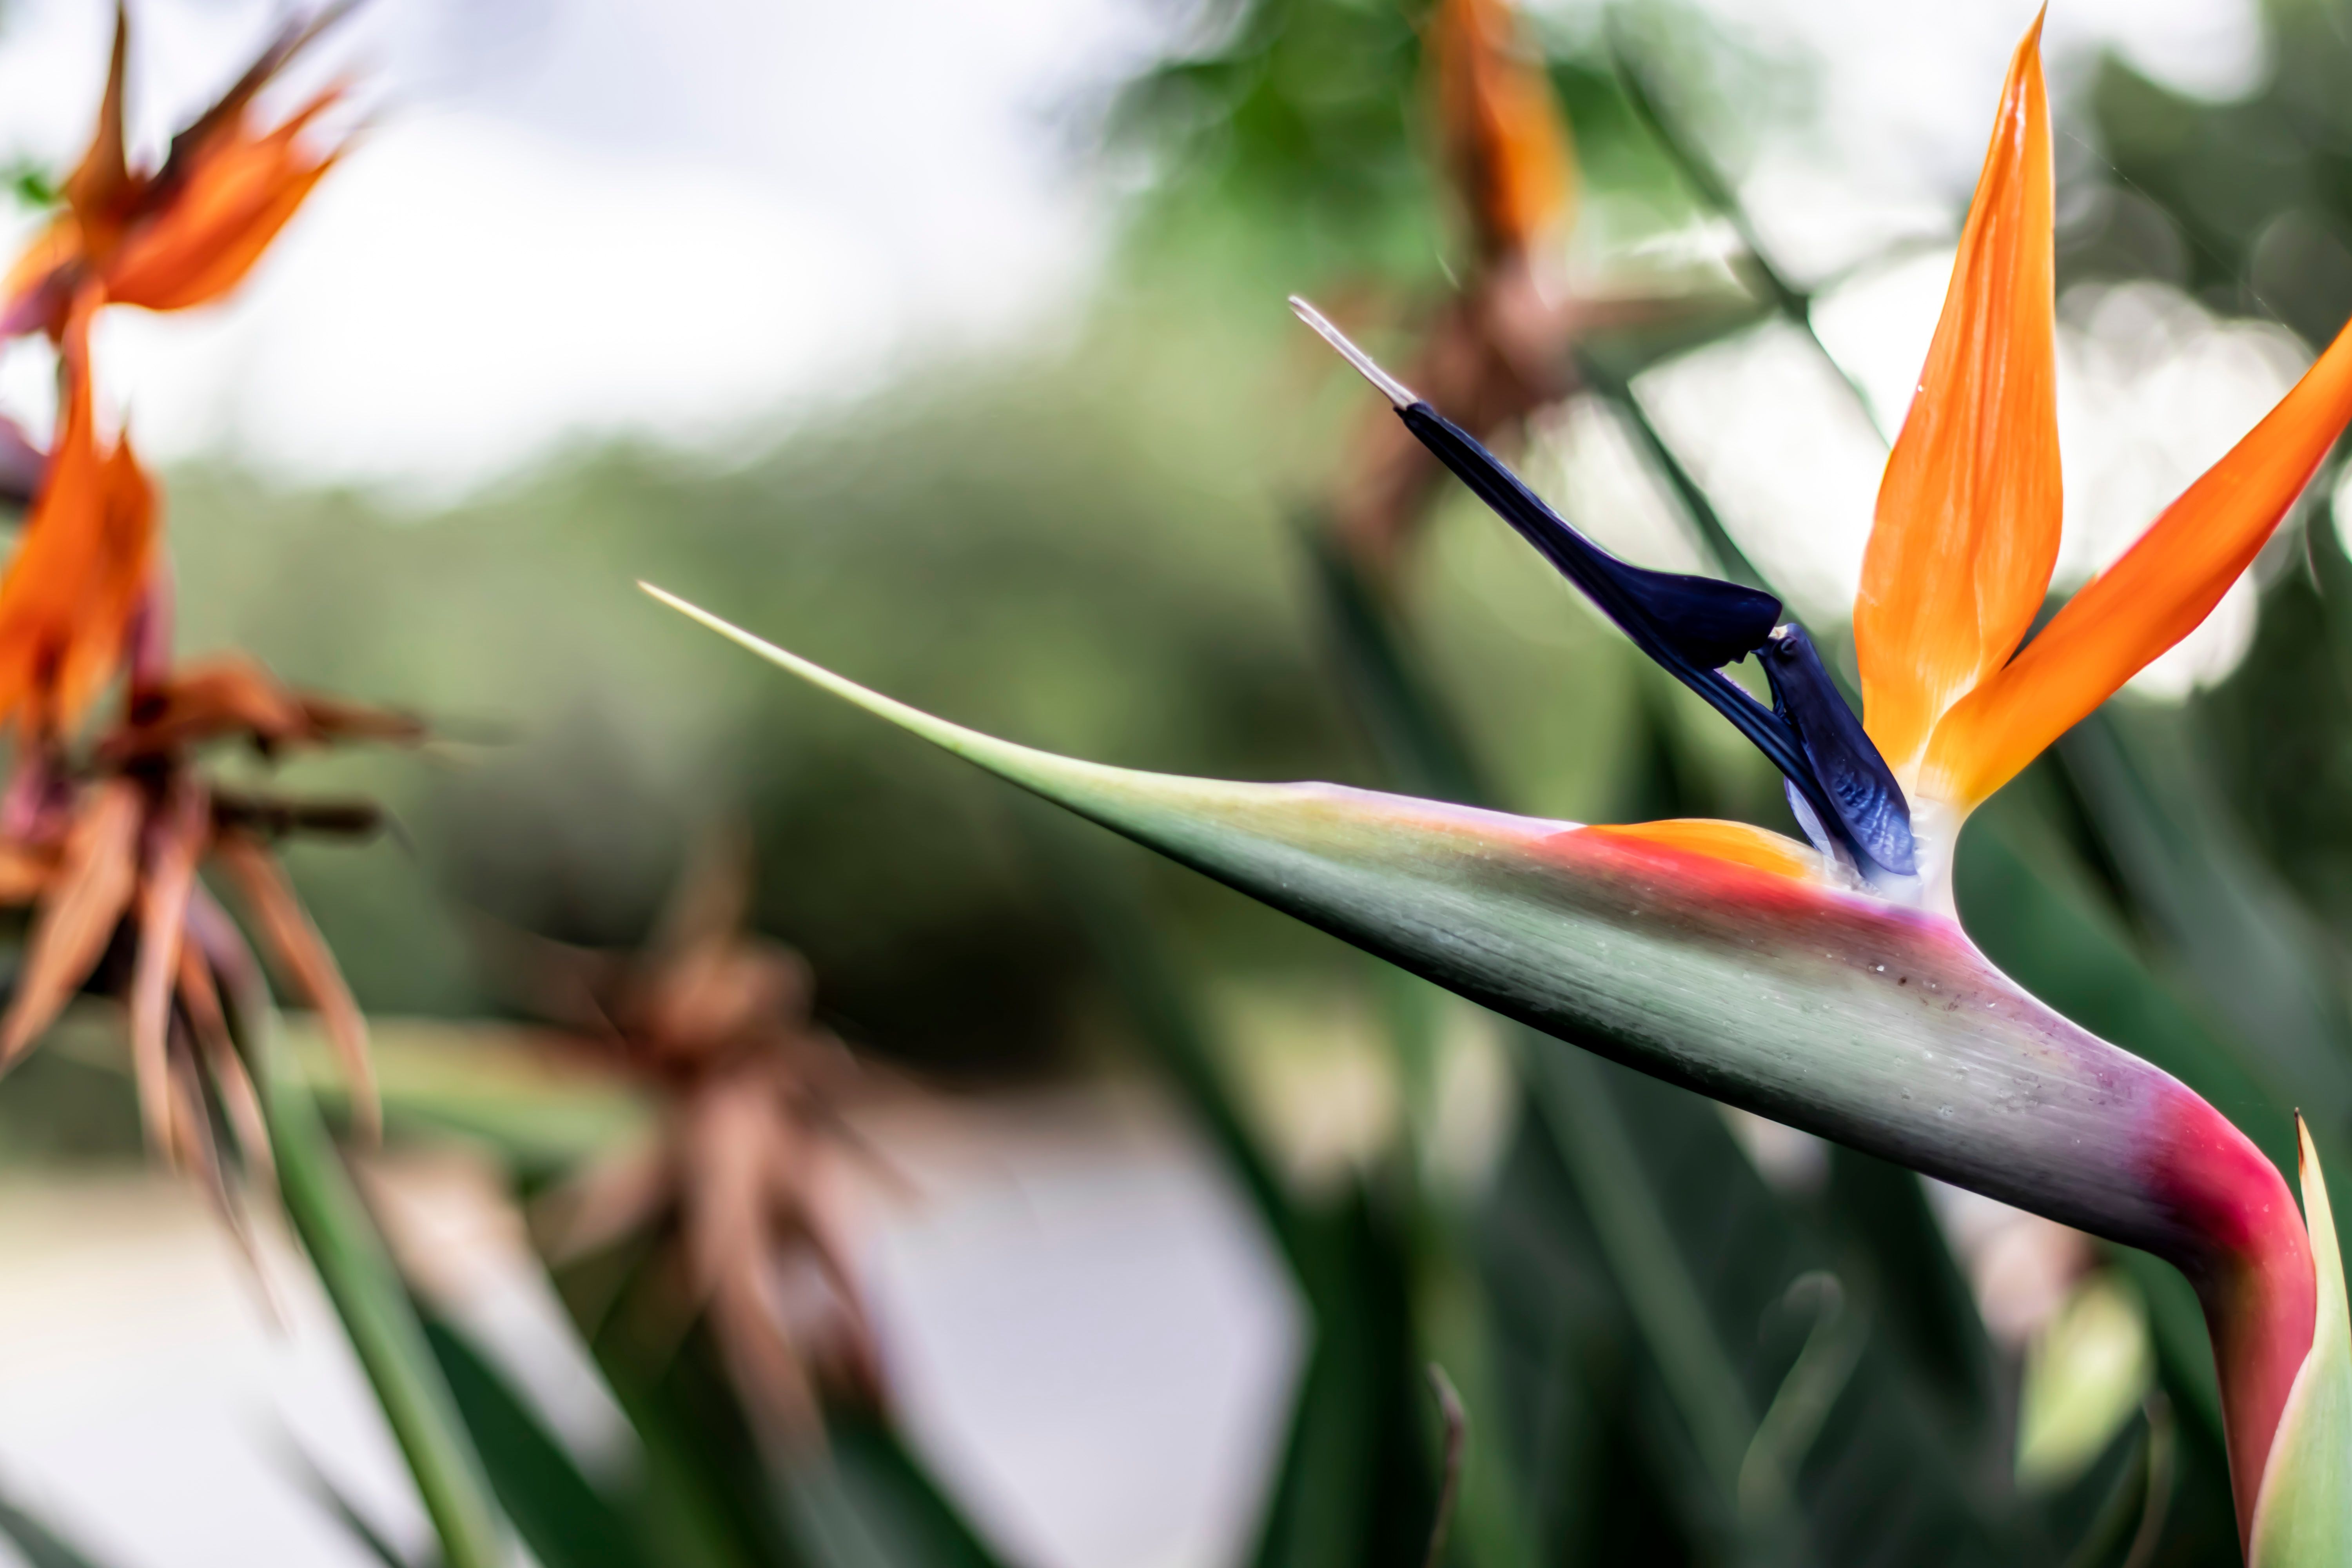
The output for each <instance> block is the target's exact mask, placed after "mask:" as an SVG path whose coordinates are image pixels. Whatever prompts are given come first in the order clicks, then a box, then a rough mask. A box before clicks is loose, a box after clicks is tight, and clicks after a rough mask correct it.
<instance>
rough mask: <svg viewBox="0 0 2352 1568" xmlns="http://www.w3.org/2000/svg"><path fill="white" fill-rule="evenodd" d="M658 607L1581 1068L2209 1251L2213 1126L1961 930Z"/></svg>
mask: <svg viewBox="0 0 2352 1568" xmlns="http://www.w3.org/2000/svg"><path fill="white" fill-rule="evenodd" d="M648 591H649V592H653V593H655V594H656V595H658V596H659V597H661V598H662V599H663V600H664V601H665V602H666V603H668V604H670V605H673V606H674V607H676V608H677V609H679V610H681V611H683V612H684V613H686V614H688V615H689V616H694V617H695V618H696V619H698V620H700V621H702V622H703V623H704V624H705V625H707V626H710V627H711V628H712V629H714V630H716V631H719V632H720V633H721V634H723V635H725V636H727V637H731V638H732V639H734V640H735V641H737V642H739V643H740V644H742V645H743V646H744V647H749V648H751V650H752V651H754V652H756V653H758V654H760V655H761V657H763V658H768V659H770V660H772V661H773V662H774V663H776V664H779V665H782V667H784V668H787V669H790V670H792V671H793V673H795V674H797V675H799V676H801V677H802V678H803V679H806V680H809V681H811V682H812V683H814V684H815V685H818V686H820V687H823V688H824V689H827V690H829V691H832V692H834V693H835V694H836V695H838V696H840V697H842V698H844V699H845V700H849V701H851V702H854V703H856V704H857V705H858V706H860V707H862V708H865V709H866V710H869V711H871V712H873V713H876V714H877V715H879V716H880V717H882V718H885V719H887V720H889V721H892V722H893V723H896V724H898V725H899V726H901V727H902V728H905V729H907V730H909V731H913V732H914V733H916V734H918V735H920V736H922V737H923V738H925V739H927V740H929V741H931V742H934V743H935V744H937V745H939V746H940V747H942V748H944V749H946V750H948V751H950V752H955V753H956V754H957V755H959V756H961V757H964V758H966V759H968V760H970V761H971V762H973V763H978V764H979V765H981V766H982V767H984V768H987V769H988V770H990V771H991V772H992V773H998V774H1000V775H1002V776H1003V777H1004V778H1006V779H1009V780H1011V781H1012V782H1013V783H1015V784H1021V785H1023V786H1024V787H1025V788H1028V789H1030V790H1033V791H1034V792H1036V793H1037V794H1039V795H1044V796H1045V797H1046V798H1048V799H1050V800H1054V801H1055V802H1057V803H1059V804H1061V805H1065V806H1066V807H1068V808H1070V809H1071V810H1073V811H1076V812H1078V813H1080V814H1081V815H1083V816H1088V817H1091V818H1092V819H1094V820H1095V821H1097V822H1100V823H1102V824H1104V825H1106V826H1109V827H1112V828H1114V829H1116V830H1117V831H1118V832H1120V833H1123V834H1125V835H1127V836H1128V837H1132V838H1135V839H1137V840H1139V842H1142V843H1144V844H1147V845H1149V846H1150V847H1153V848H1156V849H1159V850H1160V851H1161V852H1162V853H1165V854H1167V855H1169V856H1171V857H1172V858H1176V859H1178V860H1181V861H1183V862H1184V863H1185V864H1187V865H1190V866H1192V867H1193V868H1196V869H1199V870H1201V871H1203V872H1205V873H1207V874H1208V875H1210V876H1213V877H1215V878H1217V879H1219V880H1221V881H1223V882H1226V883H1228V884H1230V885H1232V886H1234V887H1235V888H1238V889H1241V890H1243V891H1244V892H1247V893H1250V894H1252V895H1254V896H1255V897H1257V898H1259V899H1262V900H1265V901H1266V902H1267V903H1270V904H1272V905H1274V906H1276V908H1278V909H1282V910H1286V911H1287V912H1289V913H1291V914H1295V915H1297V916H1298V917H1299V918H1301V919H1303V920H1306V921H1309V922H1311V923H1313V924H1315V925H1318V926H1320V927H1322V928H1323V929H1325V930H1327V931H1331V932H1333V933H1334V934H1336V935H1339V936H1340V937H1343V938H1345V939H1346V940H1348V941H1349V942H1354V943H1356V944H1357V945H1359V946H1361V947H1364V948H1366V949H1368V950H1370V951H1371V952H1377V953H1379V954H1380V955H1381V956H1382V957H1385V958H1388V959H1391V960H1392V961H1393V962H1395V963H1399V964H1401V965H1402V966H1403V967H1405V968H1407V969H1411V970H1412V971H1414V972H1415V973H1420V974H1423V975H1424V976H1426V977H1428V978H1430V979H1432V980H1434V981H1436V982H1437V983H1438V984H1443V985H1445V986H1447V987H1449V988H1451V989H1453V990H1454V991H1456V992H1458V993H1460V994H1463V995H1465V996H1467V997H1469V998H1470V999H1472V1000H1473V1001H1475V1002H1478V1003H1481V1004H1483V1005H1486V1006H1489V1007H1492V1008H1494V1009H1495V1010H1496V1011H1498V1012H1501V1013H1503V1014H1506V1015H1507V1016H1512V1017H1516V1018H1518V1019H1520V1020H1522V1021H1524V1022H1527V1023H1529V1024H1532V1025H1534V1026H1537V1027H1538V1028H1541V1029H1543V1030H1546V1031H1547V1032H1549V1033H1550V1034H1552V1035H1555V1036H1557V1037H1560V1038H1562V1039H1565V1040H1568V1041H1570V1043H1572V1044H1576V1045H1580V1046H1583V1047H1588V1048H1590V1049H1592V1050H1595V1051H1598V1052H1600V1053H1601V1054H1603V1055H1606V1056H1609V1057H1611V1058H1615V1059H1617V1060H1619V1061H1622V1062H1625V1063H1627V1064H1628V1065H1630V1066H1633V1067H1635V1068H1640V1069H1642V1070H1643V1071H1646V1072H1650V1073H1653V1074H1655V1075H1656V1076H1658V1077H1661V1078H1664V1079H1668V1080H1669V1081H1672V1082H1675V1083H1679V1084H1682V1085H1684V1086H1685V1087H1688V1088H1692V1089H1697V1090H1699V1091H1701V1092H1702V1093H1705V1094H1707V1095H1709V1096H1711V1097H1713V1098H1715V1099H1717V1100H1725V1101H1727V1102H1728V1103H1731V1104H1735V1105H1739V1106H1743V1107H1745V1108H1747V1109H1749V1110H1756V1111H1758V1112H1759V1113H1761V1114H1763V1115H1766V1116H1769V1117H1773V1118H1775V1119H1776V1120H1779V1121H1785V1122H1789V1123H1790V1124H1792V1125H1795V1126H1800V1127H1803V1128H1806V1129H1808V1130H1810V1131H1816V1132H1820V1133H1822V1134H1824V1135H1826V1136H1829V1137H1832V1138H1835V1139H1838V1140H1840V1141H1841V1142H1847V1143H1850V1144H1852V1145H1853V1146H1855V1147H1857V1148H1861V1149H1864V1150H1867V1151H1869V1152H1873V1153H1876V1154H1879V1155H1881V1156H1883V1157H1885V1158H1889V1159H1893V1160H1895V1161H1898V1162H1900V1163H1905V1164H1907V1165H1909V1166H1911V1167H1912V1168H1914V1169H1916V1170H1922V1171H1926V1172H1927V1173H1931V1174H1934V1175H1937V1176H1940V1177H1943V1178H1945V1179H1947V1180H1950V1181H1953V1182H1957V1183H1958V1184H1962V1185H1966V1186H1969V1187H1971V1188H1974V1189H1976V1190H1977V1191H1979V1192H1983V1193H1986V1194H1990V1195H1992V1196H1995V1197H1999V1198H2001V1199H2003V1200H2004V1201H2007V1202H2011V1203H2015V1204H2019V1205H2022V1206H2026V1207H2031V1208H2032V1209H2034V1210H2036V1211H2037V1212H2040V1213H2042V1214H2045V1215H2051V1216H2052V1217H2054V1218H2058V1219H2060V1220H2062V1221H2063V1222H2065V1223H2068V1224H2073V1225H2076V1226H2081V1227H2083V1228H2084V1229H2088V1230H2092V1231H2095V1232H2096V1233H2098V1234H2100V1235H2103V1236H2106V1237H2111V1238H2113V1239H2116V1240H2119V1241H2123V1242H2126V1243H2128V1244H2130V1245H2133V1246H2138V1247H2147V1248H2148V1249H2149V1250H2151V1251H2155V1252H2158V1253H2159V1254H2160V1255H2163V1256H2166V1257H2168V1258H2174V1259H2176V1260H2181V1259H2185V1258H2186V1259H2195V1258H2201V1257H2204V1256H2207V1255H2209V1254H2210V1251H2211V1247H2210V1237H2208V1236H2206V1235H2205V1234H2203V1233H2201V1232H2200V1231H2199V1230H2198V1229H2197V1228H2196V1226H2194V1225H2193V1224H2187V1223H2184V1212H2185V1211H2186V1212H2188V1213H2189V1214H2190V1215H2192V1216H2193V1215H2194V1214H2195V1212H2196V1211H2197V1209H2198V1207H2199V1205H2200V1202H2201V1200H2202V1199H2203V1198H2205V1197H2206V1196H2207V1195H2208V1194H2202V1193H2183V1192H2182V1191H2180V1190H2179V1189H2178V1187H2177V1186H2168V1182H2169V1181H2170V1176H2169V1175H2168V1173H2167V1172H2166V1170H2165V1169H2164V1168H2163V1167H2164V1165H2165V1162H2162V1161H2160V1160H2158V1158H2157V1153H2158V1145H2159V1144H2164V1143H2168V1142H2170V1141H2171V1139H2172V1136H2173V1132H2174V1130H2175V1126H2176V1122H2177V1121H2178V1118H2179V1116H2180V1115H2181V1114H2184V1113H2189V1112H2193V1111H2203V1110H2206V1109H2207V1108H2205V1107H2203V1104H2202V1102H2201V1101H2199V1100H2197V1099H2196V1097H2195V1096H2194V1095H2192V1094H2190V1093H2189V1091H2188V1090H2187V1089H2184V1088H2183V1087H2182V1086H2181V1085H2180V1084H2179V1083H2178V1082H2177V1081H2176V1080H2174V1079H2171V1078H2170V1077H2169V1076H2168V1075H2167V1074H2165V1073H2163V1072H2161V1071H2159V1070H2158V1069H2157V1068H2153V1067H2150V1066H2149V1065H2148V1064H2147V1063H2145V1062H2142V1061H2140V1060H2138V1059H2137V1058H2134V1057H2132V1056H2130V1055H2128V1054H2127V1053H2125V1052H2123V1051H2120V1050H2117V1049H2116V1048H2115V1047H2112V1046H2108V1045H2107V1044H2105V1042H2104V1041H2101V1040H2099V1039H2097V1038H2096V1037H2094V1036H2091V1035H2089V1034H2087V1033H2085V1032H2084V1031H2083V1030H2081V1029H2079V1028H2076V1027H2075V1026H2074V1025H2072V1024H2070V1023H2068V1022H2066V1021H2065V1020H2064V1019H2063V1018H2061V1017H2060V1016H2057V1015H2056V1014H2055V1013H2053V1012H2052V1011H2051V1010H2050V1009H2048V1008H2046V1007H2044V1006H2042V1005H2041V1004H2039V1003H2038V1002H2036V1001H2034V1000H2033V999H2032V997H2030V996H2028V995H2026V994H2024V993H2023V992H2021V991H2020V990H2019V989H2018V988H2017V987H2016V986H2014V985H2013V984H2011V983H2010V982H2009V981H2008V980H2007V979H2006V978H2005V977H2004V976H2002V975H2001V974H2000V973H1999V972H1998V971H1997V970H1995V969H1993V968H1992V967H1991V965H1990V964H1989V963H1986V962H1985V960H1984V959H1983V958H1982V957H1981V955H1979V953H1978V952H1976V950H1975V948H1974V947H1973V946H1972V945H1971V944H1970V943H1969V942H1968V940H1967V939H1966V937H1965V936H1963V935H1962V934H1961V933H1960V931H1959V929H1958V926H1957V925H1955V924H1953V923H1952V922H1951V921H1948V920H1946V919H1943V918H1941V917H1939V916H1936V915H1932V914H1927V913H1923V912H1921V911H1917V910H1907V909H1902V908H1898V907H1895V906H1894V905H1890V904H1887V903H1885V902H1883V901H1881V900H1876V899H1874V898H1871V897H1869V896H1868V895H1866V894H1862V893H1853V892H1847V891H1843V890H1841V889H1835V888H1831V887H1827V886H1823V885H1820V884H1816V883H1811V882H1806V881H1801V880H1798V879H1791V878H1787V877H1780V876H1774V875H1771V874H1769V873H1767V872H1761V871H1757V870H1753V869H1750V868H1745V867H1739V866H1733V865H1729V864H1727V863H1724V862H1718V861H1714V860H1709V859H1706V858H1700V857H1692V856H1681V855H1675V854H1672V853H1670V852H1662V851H1657V850H1654V849H1652V848H1650V847H1644V846H1642V845H1640V844H1638V843H1634V842H1629V841H1627V840H1624V839H1622V838H1618V837H1613V836H1604V835H1598V834H1588V833H1582V832H1579V831H1577V825H1575V824H1572V823H1559V822H1545V821H1538V820H1533V819H1529V818H1524V817H1515V816H1507V815H1504V814H1501V813H1496V812H1486V811H1475V810H1472V809H1469V808H1466V807H1458V806H1450V805H1439V804H1436V803H1432V802H1427V801H1420V800H1412V799H1409V798H1405V797H1401V796H1395V795H1379V794H1375V793H1372V792H1370V791H1364V790H1356V789H1348V788H1343V787H1341V786H1338V785H1331V784H1230V783H1221V782H1215V781H1210V780H1202V779H1190V778H1180V777H1174V776H1171V775H1167V774H1160V773H1139V772H1133V771H1130V770H1127V769H1122V768H1112V767H1105V766H1102V765H1100V764H1097V763H1084V762H1076V761H1073V760H1071V759H1068V758H1064V757H1058V756H1054V755H1052V754H1050V753H1047V752H1037V751H1033V750H1030V749H1029V748H1026V747H1023V746H1016V745H1013V744H1011V743H1009V742H1003V741H998V740H995V739H992V738H991V737H989V736H986V735H982V734H980V733H977V732H976V731H970V730H966V729H963V728H961V727H960V726H957V725H954V724H950V723H948V722H946V721H942V720H940V719H936V718H933V717H931V716H930V715H929V714H926V713H922V712H920V711H919V710H915V709H912V708H909V707H908V706H906V705H905V704H903V703H899V702H896V701H893V700H890V699H888V698H886V697H882V696H879V695H877V693H874V692H872V691H868V690H866V689H865V688H863V687H860V686H857V685H856V684H854V683H853V682H850V681H848V680H845V679H842V678H841V677H840V676H837V675H835V674H833V673H832V672H830V671H828V670H825V669H823V668H819V667H818V666H816V665H814V664H811V663H809V662H808V661H807V660H805V659H803V658H799V657H797V656H796V655H793V654H791V653H788V652H785V651H784V650H783V649H781V648H777V647H772V646H771V645H769V644H767V643H764V642H762V641H761V640H760V639H759V638H757V637H752V636H751V634H749V633H747V632H743V631H741V630H740V629H738V628H736V627H734V626H730V625H728V624H727V623H725V622H723V621H721V620H719V619H718V618H717V617H715V616H709V615H708V614H706V613H705V612H703V611H700V610H698V609H696V608H695V607H694V606H692V605H688V604H685V603H684V602H682V601H680V600H677V599H676V598H675V597H672V596H671V595H667V594H661V593H660V591H659V590H657V589H649V590H648ZM2215 1120H2216V1121H2218V1118H2216V1119H2215ZM2222 1125H2223V1126H2224V1127H2226V1123H2224V1124H2222ZM2262 1168H2263V1170H2265V1171H2266V1170H2267V1169H2268V1167H2267V1166H2266V1165H2264V1166H2263V1167H2262ZM2270 1179H2271V1180H2272V1181H2273V1183H2274V1182H2275V1181H2276V1177H2275V1175H2274V1174H2273V1175H2272V1176H2271V1178H2270ZM2283 1195H2284V1194H2282V1196H2283ZM2184 1200H2185V1201H2184Z"/></svg>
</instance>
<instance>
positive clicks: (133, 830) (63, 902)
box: [0, 779, 145, 1067]
mask: <svg viewBox="0 0 2352 1568" xmlns="http://www.w3.org/2000/svg"><path fill="white" fill-rule="evenodd" d="M143 816H145V811H144V809H143V807H142V803H141V800H140V793H139V786H138V785H137V784H132V783H131V782H130V781H129V780H127V779H116V780H113V781H111V782H110V783H108V784H101V785H100V786H99V790H98V793H97V795H96V797H95V798H93V799H92V800H91V801H90V803H89V805H88V806H87V807H85V808H84V810H83V812H82V814H81V816H80V817H79V819H78V820H76V822H75V823H74V826H73V832H72V833H71V835H69V836H68V838H67V840H66V851H65V858H64V860H63V862H62V863H61V864H60V865H59V867H58V891H57V892H56V893H55V894H54V895H53V896H52V897H50V898H48V899H46V900H43V901H42V903H41V908H40V913H39V914H38V915H37V916H36V917H35V919H34V921H33V934H32V938H31V940H30V941H29V942H27V943H26V949H25V966H24V968H23V970H22V971H21V972H20V973H19V974H18V977H17V981H16V995H15V996H14V997H13V998H12V999H11V1000H10V1001H9V1004H8V1011H7V1014H6V1016H5V1017H0V1067H5V1066H6V1065H8V1064H9V1063H11V1062H13V1061H15V1060H16V1058H18V1057H20V1056H22V1055H24V1054H25V1052H26V1049H27V1048H28V1047H31V1045H32V1043H33V1042H34V1041H35V1040H36V1039H38V1038H39V1037H40V1035H41V1032H42V1031H43V1030H45V1029H47V1027H48V1026H49V1025H50V1023H51V1022H52V1021H54V1020H55V1019H56V1017H57V1016H58V1013H59V1012H60V1011H62V1010H63V1008H64V1007H65V1005H66V1004H67V1003H68V1002H69V1001H71V1000H72V999H73V994H74V993H75V992H76V991H77V990H79V989H80V986H81V983H82V982H83V981H84V980H86V979H88V978H89V972H90V971H91V970H92V969H93V968H95V967H96V966H97V964H98V961H99V959H100V957H101V956H102V955H103V954H104V953H105V952H106V944H107V942H108V941H109V940H110V939H111V938H112V937H113V935H114V927H115V922H116V921H120V920H121V918H122V914H123V911H124V910H127V909H128V908H130V905H131V890H132V889H133V887H134V885H135V884H136V883H137V880H138V876H139V858H138V847H139V825H140V822H141V820H142V817H143Z"/></svg>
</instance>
